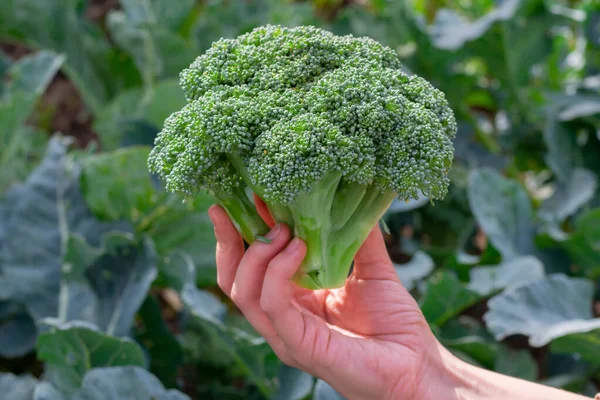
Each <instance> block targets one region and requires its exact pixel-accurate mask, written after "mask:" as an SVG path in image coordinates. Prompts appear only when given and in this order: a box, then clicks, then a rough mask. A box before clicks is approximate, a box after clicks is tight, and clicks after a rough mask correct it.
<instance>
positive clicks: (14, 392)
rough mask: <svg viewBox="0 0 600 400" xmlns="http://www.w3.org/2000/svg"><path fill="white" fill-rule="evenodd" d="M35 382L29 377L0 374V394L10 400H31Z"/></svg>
mask: <svg viewBox="0 0 600 400" xmlns="http://www.w3.org/2000/svg"><path fill="white" fill-rule="evenodd" d="M36 383H37V380H36V379H35V378H34V377H33V376H31V375H21V376H17V375H13V374H7V373H0V393H2V397H3V398H5V399H10V400H31V399H32V397H33V392H34V390H35V385H36Z"/></svg>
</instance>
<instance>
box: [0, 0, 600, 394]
mask: <svg viewBox="0 0 600 400" xmlns="http://www.w3.org/2000/svg"><path fill="white" fill-rule="evenodd" d="M100 3H102V2H96V1H85V0H53V1H46V0H5V1H4V2H2V7H0V41H1V42H2V43H1V44H2V49H3V51H0V369H1V370H2V371H13V373H12V374H11V373H5V372H3V373H0V393H1V395H0V397H3V398H4V397H6V398H10V399H15V400H32V399H36V400H44V399H47V400H84V399H86V400H95V399H98V400H100V399H107V398H115V399H117V398H125V397H128V398H136V399H137V398H139V399H148V398H155V399H186V398H187V396H185V395H183V394H182V393H180V392H177V391H173V390H168V389H171V388H173V389H177V388H179V389H180V390H183V389H182V388H185V390H186V393H189V395H190V397H192V398H202V399H207V400H212V399H223V400H242V399H244V400H260V399H265V398H267V399H286V400H288V399H302V400H307V399H308V398H313V399H315V400H340V399H342V396H340V395H339V394H338V393H337V392H336V391H335V390H334V389H333V388H332V387H331V386H329V385H328V384H327V383H325V382H324V381H322V380H318V379H315V378H313V377H311V376H310V375H308V374H306V373H304V372H302V371H299V370H297V369H293V368H289V367H287V366H285V365H281V363H279V361H278V360H277V358H276V357H275V355H274V354H273V352H272V351H271V349H270V348H269V346H268V345H267V343H265V341H264V340H263V339H262V338H261V337H260V336H259V335H257V333H256V332H254V331H253V330H252V328H251V327H250V326H249V324H248V323H247V321H245V319H244V318H243V316H242V315H240V314H239V313H238V312H237V310H236V309H235V307H233V306H232V304H231V303H230V302H229V301H228V300H227V299H225V298H224V296H222V294H221V293H220V292H219V291H218V289H217V288H216V271H215V258H214V249H215V238H214V233H213V227H212V224H211V223H210V220H209V219H208V216H207V213H206V211H207V209H208V207H209V206H210V205H212V204H213V200H212V199H211V198H210V196H208V195H207V194H205V193H198V194H197V196H195V197H193V198H190V199H187V201H186V203H183V202H182V198H181V197H178V196H172V195H170V194H166V193H165V192H164V190H163V189H162V188H161V187H159V185H158V184H157V181H156V180H155V179H154V178H153V177H152V176H151V175H150V174H149V173H148V168H147V165H146V161H147V155H148V152H149V149H150V147H151V146H153V145H154V139H155V137H156V134H157V133H158V132H159V131H160V130H161V129H162V128H163V123H164V120H165V118H167V117H168V116H169V115H170V114H171V113H172V112H173V111H175V110H178V109H181V108H182V107H183V105H184V104H185V97H184V95H183V92H182V90H181V89H180V87H179V82H178V80H179V76H178V75H179V72H180V70H181V69H182V68H184V67H186V66H187V65H188V64H189V63H190V62H191V61H192V60H193V59H194V58H196V57H197V56H199V55H200V54H201V53H202V51H204V50H205V49H206V48H208V47H209V46H210V44H211V43H212V42H213V41H214V40H216V39H219V38H220V37H230V38H231V37H234V36H237V35H239V34H241V33H244V32H247V31H249V30H250V29H252V28H253V27H255V26H258V25H262V24H265V23H271V24H277V23H281V24H283V25H286V26H297V25H314V26H319V27H325V28H330V29H331V30H333V31H335V32H336V33H344V34H345V33H352V34H354V35H355V36H363V35H366V36H369V37H372V38H375V39H377V40H380V41H381V42H382V43H385V44H387V45H389V46H391V47H392V48H393V49H395V50H397V52H398V54H399V55H400V57H401V59H402V61H403V64H404V66H405V68H406V70H407V72H408V73H415V74H418V75H420V76H422V77H424V78H425V79H427V80H429V81H431V82H432V83H433V84H434V86H436V87H438V88H440V89H441V90H442V91H444V92H445V94H446V98H447V99H448V101H449V102H450V106H451V108H452V109H453V110H454V112H455V114H456V115H457V119H458V125H459V130H458V133H457V137H456V139H455V140H454V147H455V149H456V151H455V155H456V156H455V166H454V168H453V169H452V170H451V171H450V175H449V176H450V178H451V187H450V191H449V195H448V196H447V197H446V199H445V200H444V201H440V202H436V203H435V205H432V204H429V203H428V200H427V199H426V198H422V199H419V200H416V201H411V202H409V204H405V203H403V202H400V203H394V204H393V206H392V208H391V209H390V212H389V213H388V215H387V216H386V221H387V222H388V224H389V226H390V230H391V235H386V241H387V244H388V245H389V250H390V254H391V256H392V259H393V260H394V262H395V268H396V271H397V273H398V276H399V277H400V278H401V280H402V282H403V284H404V285H405V286H406V287H407V288H410V289H412V290H411V293H412V294H413V295H414V296H415V297H416V298H417V300H418V302H419V304H420V306H421V307H422V310H423V312H424V314H425V316H426V317H427V318H428V321H429V323H430V324H431V326H432V328H433V330H434V331H435V332H436V334H437V335H438V338H439V340H440V341H441V342H442V344H443V345H444V346H446V347H447V348H449V349H450V350H451V351H452V352H453V353H454V354H455V355H456V356H458V357H460V358H462V359H464V360H466V361H467V362H470V363H472V364H474V365H478V366H480V367H483V368H487V369H490V370H495V371H497V372H500V373H503V374H508V375H513V376H517V377H520V378H524V379H528V380H538V379H540V378H542V377H543V378H544V380H543V381H542V383H544V384H548V385H553V386H556V387H561V388H565V389H566V390H570V391H574V392H578V393H582V394H584V395H587V396H589V397H593V395H594V394H595V392H597V388H595V386H594V384H592V383H591V381H590V379H591V378H594V382H595V381H597V379H595V378H596V377H597V376H598V373H599V372H600V363H599V362H598V360H600V339H599V337H600V325H599V324H598V315H597V313H594V312H595V311H594V310H595V309H597V300H598V285H597V283H598V278H600V230H599V228H598V227H599V226H600V209H599V208H598V207H599V206H600V194H599V191H598V176H599V175H600V162H598V159H599V158H598V154H600V140H599V136H598V132H597V131H598V126H599V125H598V124H599V122H600V119H599V118H600V108H599V107H600V106H599V105H600V97H599V96H598V94H597V93H598V88H599V87H600V86H599V85H598V79H597V75H598V67H599V66H600V63H599V61H598V60H600V57H598V54H600V53H599V50H600V47H599V43H598V40H597V38H598V35H597V33H598V26H600V25H599V21H600V19H599V17H598V15H597V14H598V12H597V11H598V7H597V6H596V5H595V4H591V3H590V2H589V1H588V2H583V3H582V4H580V3H581V2H580V3H577V2H571V3H570V4H567V5H562V6H560V7H557V5H556V4H553V2H548V1H542V0H507V1H503V2H497V3H494V2H492V1H483V2H474V3H473V4H471V5H470V6H469V7H466V6H464V5H461V4H458V3H456V2H455V3H452V2H437V3H436V2H416V3H414V4H411V3H410V2H400V1H398V2H390V1H369V2H351V4H349V5H346V4H344V5H342V6H341V7H340V9H339V10H338V9H337V6H334V7H331V6H323V5H322V4H321V5H317V3H316V2H311V1H305V2H288V1H283V2H282V1H279V0H227V1H225V0H216V1H204V2H198V1H194V0H181V1H177V2H173V1H170V0H140V1H134V0H121V1H120V2H119V4H118V7H115V8H111V9H110V10H107V9H104V8H102V7H99V4H100ZM108 3H110V2H108ZM108 3H106V5H109V4H108ZM329 3H331V2H329ZM337 3H340V4H341V3H342V2H337ZM363 3H365V4H363ZM366 3H368V5H367V4H366ZM426 3H427V4H426ZM442 3H443V4H442ZM584 3H585V4H584ZM592 3H593V2H592ZM319 4H320V3H319ZM103 5H104V4H102V5H101V6H103ZM442 6H443V8H442ZM315 10H317V11H315ZM105 13H106V15H105ZM59 70H60V71H59ZM57 75H59V79H58V80H57V82H54V83H53V80H54V79H55V77H56V76H57ZM65 78H66V79H67V80H68V82H69V83H72V84H73V85H74V86H75V89H69V90H70V92H71V91H72V93H70V92H69V93H63V86H62V84H63V83H65V81H64V79H65ZM56 83H59V84H58V85H57V84H56ZM79 96H81V98H82V99H83V102H84V103H85V107H84V109H83V110H79V111H78V112H77V113H75V112H72V109H71V108H70V107H69V106H70V105H72V103H77V104H78V103H79ZM90 115H91V121H89V119H90ZM64 119H68V120H73V121H74V122H75V123H74V124H64V126H65V127H66V128H65V129H66V131H65V132H58V133H61V134H64V135H75V136H78V135H83V136H85V137H87V136H88V135H90V134H91V133H92V131H93V132H94V133H95V134H97V136H98V140H99V144H95V146H94V148H93V149H88V150H86V151H76V152H72V153H71V154H69V150H70V149H71V148H72V143H73V142H72V141H71V140H69V139H65V138H63V137H59V136H55V137H54V138H52V139H51V140H50V141H48V138H49V136H48V135H49V134H55V132H53V131H51V129H54V128H55V127H56V126H57V124H55V121H60V120H64ZM90 124H91V125H92V127H89V125H90ZM58 125H61V124H58ZM76 139H79V138H76ZM74 143H81V141H80V140H76V141H75V142H74ZM97 150H98V151H97ZM455 272H456V275H455ZM555 272H561V273H562V274H563V275H557V274H553V273H555ZM197 286H200V287H202V288H203V289H206V290H198V289H197ZM390 301H393V300H390ZM486 311H487V313H486ZM596 311H597V310H596ZM484 313H485V314H484ZM482 314H484V315H485V316H484V317H483V318H482ZM482 320H483V322H482ZM514 335H525V336H526V337H527V338H528V340H529V346H526V345H525V344H524V343H523V342H522V341H520V340H519V338H518V337H517V338H514ZM36 343H37V348H36ZM538 346H542V347H541V348H536V349H533V350H532V349H531V347H538ZM532 355H535V357H533V356H532ZM40 368H42V369H43V373H42V374H41V375H40ZM148 371H149V372H148ZM17 373H18V374H19V375H17ZM34 376H35V377H38V378H34Z"/></svg>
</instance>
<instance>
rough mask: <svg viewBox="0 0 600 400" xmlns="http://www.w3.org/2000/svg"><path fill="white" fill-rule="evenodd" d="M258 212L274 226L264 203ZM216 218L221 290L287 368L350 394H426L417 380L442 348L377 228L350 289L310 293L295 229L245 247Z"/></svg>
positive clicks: (215, 212) (215, 214)
mask: <svg viewBox="0 0 600 400" xmlns="http://www.w3.org/2000/svg"><path fill="white" fill-rule="evenodd" d="M257 210H258V212H259V213H260V214H261V216H262V217H263V219H264V220H265V221H266V222H267V224H268V225H270V226H273V225H274V221H273V220H272V218H271V216H270V215H269V212H268V209H267V207H266V206H265V205H264V203H262V201H260V199H257ZM209 213H210V214H211V219H213V222H214V223H215V233H216V234H217V241H218V246H217V266H218V280H219V286H220V287H221V289H223V291H224V292H225V293H226V294H227V295H228V296H230V297H231V298H232V299H233V301H234V302H235V304H236V305H237V306H238V307H239V308H240V310H241V311H242V312H243V313H244V315H245V316H246V318H247V319H248V321H250V323H251V324H252V325H253V326H254V327H255V328H256V330H257V331H258V332H259V333H260V334H261V335H262V336H264V337H265V338H266V339H267V341H268V342H269V344H270V345H271V347H272V348H273V350H274V351H275V352H276V353H277V355H278V356H279V358H280V359H281V360H282V361H283V362H285V363H286V364H288V365H292V366H296V367H298V368H301V369H303V370H305V371H307V372H309V373H311V374H313V375H315V376H319V377H322V378H323V379H326V380H327V382H328V383H330V384H332V385H333V386H334V387H338V388H342V390H343V392H342V394H343V395H346V396H347V397H349V398H359V399H363V398H378V399H388V398H389V399H391V398H396V397H397V396H396V397H395V395H394V393H396V395H397V394H398V393H403V394H404V396H403V397H402V398H404V399H411V398H419V392H420V391H421V390H422V389H421V388H419V386H420V383H419V382H420V379H419V375H420V374H422V373H424V371H423V369H424V368H425V366H426V365H427V359H428V358H430V357H431V356H432V355H433V354H434V352H435V350H436V342H435V338H434V336H433V334H432V333H431V331H430V330H429V328H428V326H427V323H426V321H425V318H424V317H423V314H422V313H421V311H420V309H419V307H418V305H417V304H416V302H415V301H414V299H413V298H412V297H411V295H410V294H409V293H408V292H407V291H406V290H405V289H404V287H403V286H402V284H401V283H400V281H399V279H398V276H397V274H396V272H395V270H394V268H393V265H392V262H391V260H390V258H389V256H388V254H387V251H386V248H385V243H384V241H383V236H382V234H381V231H380V230H379V229H378V228H375V229H373V231H372V232H371V234H370V235H369V237H368V238H367V239H366V241H365V242H364V244H363V245H362V247H361V249H360V250H359V251H358V253H357V254H356V257H355V260H354V270H353V272H352V274H351V276H350V277H349V278H348V280H347V282H346V284H345V285H344V287H342V288H339V289H333V290H316V291H312V290H308V289H304V288H300V287H298V286H296V285H295V284H294V283H292V281H291V278H292V276H293V275H294V274H295V273H296V272H297V268H298V267H299V265H300V264H301V262H302V260H303V259H304V256H305V254H306V246H305V244H304V243H303V242H302V241H301V240H300V241H298V240H296V239H294V240H291V239H292V238H291V232H290V230H289V228H288V227H287V226H285V225H279V227H280V229H277V230H273V231H272V232H269V234H267V237H268V238H270V239H272V242H271V243H269V244H265V243H260V242H255V243H254V244H252V245H251V246H250V247H249V248H248V250H247V251H245V250H244V245H243V241H242V238H241V237H240V235H239V234H238V233H237V231H236V229H235V227H234V226H233V224H232V223H231V221H230V220H229V218H228V217H227V214H226V213H225V211H223V210H222V209H220V208H218V207H216V208H212V209H211V211H209ZM272 233H273V235H272V236H271V237H270V236H269V235H271V234H272ZM348 382H350V383H349V384H348ZM382 388H384V389H382ZM381 390H385V391H386V392H385V393H383V392H381Z"/></svg>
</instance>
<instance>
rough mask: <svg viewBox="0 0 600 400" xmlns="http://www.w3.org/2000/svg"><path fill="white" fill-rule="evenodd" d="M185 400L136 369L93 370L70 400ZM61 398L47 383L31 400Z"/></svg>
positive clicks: (149, 375)
mask: <svg viewBox="0 0 600 400" xmlns="http://www.w3.org/2000/svg"><path fill="white" fill-rule="evenodd" d="M127 397H129V398H132V399H149V398H151V399H156V400H189V397H188V396H186V395H184V394H183V393H181V392H179V391H177V390H166V389H165V388H164V387H163V385H162V384H161V383H160V381H159V380H158V379H156V377H154V376H153V375H152V374H150V373H149V372H147V371H146V370H144V369H142V368H139V367H113V368H96V369H93V370H91V371H90V372H88V373H87V374H86V375H85V378H84V379H83V383H82V385H81V389H79V390H78V391H77V392H75V393H74V394H73V395H72V396H71V397H70V399H71V400H84V399H85V400H103V399H107V398H109V399H122V398H127ZM63 399H65V397H64V396H63V395H62V394H60V392H59V391H57V390H56V389H55V388H53V387H52V386H51V385H49V384H47V383H43V384H41V385H39V386H38V387H37V389H36V396H35V400H63Z"/></svg>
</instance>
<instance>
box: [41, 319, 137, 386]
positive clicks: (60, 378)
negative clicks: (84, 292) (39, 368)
mask: <svg viewBox="0 0 600 400" xmlns="http://www.w3.org/2000/svg"><path fill="white" fill-rule="evenodd" d="M43 324H44V327H45V328H47V329H48V330H47V331H46V332H44V333H42V334H40V336H39V338H38V341H37V355H38V358H39V359H40V360H42V361H44V362H45V363H46V367H45V374H46V378H47V379H48V380H49V381H50V382H51V383H52V384H53V385H54V386H55V387H57V388H58V389H59V390H61V392H63V393H72V392H75V391H76V390H77V389H78V388H79V387H80V386H81V383H82V381H83V377H84V376H85V374H86V373H87V372H88V371H89V370H91V369H92V368H99V367H115V366H125V365H134V366H140V367H144V366H145V364H146V360H145V358H144V354H143V353H142V350H141V348H140V347H139V345H138V344H137V343H135V342H133V341H131V340H129V339H119V338H116V337H113V336H109V335H107V334H105V333H102V332H101V331H99V330H98V328H97V327H95V326H94V325H91V324H88V323H85V322H80V321H73V322H69V323H61V322H59V321H57V320H52V319H45V320H44V321H43Z"/></svg>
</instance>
